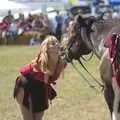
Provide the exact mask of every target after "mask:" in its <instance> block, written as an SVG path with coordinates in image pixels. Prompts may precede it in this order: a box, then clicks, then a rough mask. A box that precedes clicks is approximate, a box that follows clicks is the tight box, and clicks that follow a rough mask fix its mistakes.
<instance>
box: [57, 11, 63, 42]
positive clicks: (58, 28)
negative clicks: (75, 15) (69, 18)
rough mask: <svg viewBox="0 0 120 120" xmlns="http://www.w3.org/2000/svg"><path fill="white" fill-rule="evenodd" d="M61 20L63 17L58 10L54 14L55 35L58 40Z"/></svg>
mask: <svg viewBox="0 0 120 120" xmlns="http://www.w3.org/2000/svg"><path fill="white" fill-rule="evenodd" d="M63 20H64V19H63V17H62V15H60V12H59V11H57V15H56V22H57V27H56V37H57V39H58V40H60V39H61V34H62V25H63Z"/></svg>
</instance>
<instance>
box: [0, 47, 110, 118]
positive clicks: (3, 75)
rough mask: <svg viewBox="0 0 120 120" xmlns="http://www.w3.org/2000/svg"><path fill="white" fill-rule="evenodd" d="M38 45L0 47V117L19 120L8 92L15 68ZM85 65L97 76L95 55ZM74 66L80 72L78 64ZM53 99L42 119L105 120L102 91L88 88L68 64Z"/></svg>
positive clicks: (29, 57)
mask: <svg viewBox="0 0 120 120" xmlns="http://www.w3.org/2000/svg"><path fill="white" fill-rule="evenodd" d="M38 49H39V46H8V47H6V46H0V120H22V117H21V113H20V110H19V106H18V104H17V103H16V101H15V100H14V99H13V96H12V92H13V87H14V82H15V78H16V76H17V75H18V70H19V67H20V66H22V65H24V64H26V63H27V62H29V61H30V60H31V59H32V57H33V56H34V55H35V53H36V52H37V51H38ZM86 64H87V68H88V69H89V71H91V73H92V74H93V75H94V76H95V77H96V78H97V79H99V74H98V65H99V61H98V60H97V58H95V57H94V58H93V59H92V60H91V61H89V62H88V63H86ZM76 66H77V67H78V68H79V70H81V71H82V72H83V73H84V75H85V76H86V77H87V78H88V80H90V81H91V83H92V79H91V78H90V77H89V76H87V74H86V72H85V71H83V70H82V69H81V67H80V66H79V64H77V63H76ZM56 89H57V93H58V96H57V98H56V99H55V100H54V101H53V102H52V105H50V108H49V109H48V110H47V111H46V113H45V116H44V120H107V119H109V112H108V109H107V105H106V104H105V101H104V98H103V93H101V92H96V91H94V90H93V89H91V88H90V87H89V86H88V84H87V83H86V82H85V81H84V79H83V78H82V77H81V76H80V75H79V74H78V73H77V72H76V71H75V69H74V68H73V67H72V66H71V65H70V64H68V66H67V68H66V69H65V71H64V74H62V75H61V76H60V78H59V80H58V82H57V86H56Z"/></svg>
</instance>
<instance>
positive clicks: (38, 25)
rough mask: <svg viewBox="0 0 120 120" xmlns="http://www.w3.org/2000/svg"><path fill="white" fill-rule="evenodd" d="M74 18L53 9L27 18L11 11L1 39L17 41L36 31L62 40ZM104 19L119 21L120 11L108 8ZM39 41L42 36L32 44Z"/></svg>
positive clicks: (0, 30) (0, 29) (4, 21)
mask: <svg viewBox="0 0 120 120" xmlns="http://www.w3.org/2000/svg"><path fill="white" fill-rule="evenodd" d="M78 14H81V15H82V11H79V13H78ZM73 17H74V16H72V14H71V13H70V12H69V11H67V12H66V13H65V14H62V13H61V11H58V10H54V9H52V10H51V11H48V13H47V14H45V13H42V12H39V13H37V14H31V13H29V14H28V16H27V17H25V16H24V14H23V13H19V17H18V18H15V17H14V15H13V14H12V12H11V10H9V11H8V14H7V15H6V16H5V17H3V19H2V21H1V22H0V39H4V37H6V36H7V37H9V38H10V37H12V39H16V37H17V36H19V35H22V34H23V33H25V32H30V31H36V32H39V33H41V34H42V36H45V35H47V34H53V35H55V36H56V37H57V39H58V40H60V39H61V34H62V33H65V32H67V31H68V30H69V29H70V26H71V25H72V18H73ZM103 17H104V19H114V18H115V19H116V18H118V19H119V18H120V11H114V10H113V9H112V8H108V10H107V12H106V13H105V14H104V16H103ZM39 39H40V36H37V35H35V36H33V37H32V38H31V40H30V44H34V43H35V41H38V40H39Z"/></svg>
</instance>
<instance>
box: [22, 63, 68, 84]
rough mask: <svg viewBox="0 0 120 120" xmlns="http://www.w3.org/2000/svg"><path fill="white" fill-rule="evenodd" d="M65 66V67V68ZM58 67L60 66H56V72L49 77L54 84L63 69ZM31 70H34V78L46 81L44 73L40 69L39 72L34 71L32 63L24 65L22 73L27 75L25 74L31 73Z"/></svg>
mask: <svg viewBox="0 0 120 120" xmlns="http://www.w3.org/2000/svg"><path fill="white" fill-rule="evenodd" d="M65 66H66V65H65ZM65 66H64V67H63V68H65ZM60 67H61V68H62V66H60ZM57 68H59V67H58V66H57V67H56V70H55V72H54V74H53V75H52V76H50V79H49V82H51V83H53V84H54V81H56V80H57V79H58V77H59V75H60V73H61V71H62V69H61V68H59V70H58V69H57ZM30 72H34V76H33V79H34V80H41V81H44V73H43V72H41V71H40V70H39V72H35V71H33V66H32V64H27V65H24V66H23V67H21V68H20V73H21V74H22V75H25V74H27V73H30Z"/></svg>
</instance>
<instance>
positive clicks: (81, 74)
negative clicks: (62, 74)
mask: <svg viewBox="0 0 120 120" xmlns="http://www.w3.org/2000/svg"><path fill="white" fill-rule="evenodd" d="M71 65H72V67H73V68H74V69H75V70H76V71H77V73H78V74H79V75H80V76H82V78H83V79H84V80H85V82H86V83H87V84H88V85H89V87H90V88H92V89H94V90H95V91H96V92H99V90H98V89H97V88H96V87H95V85H92V84H91V83H90V82H89V80H88V79H87V78H86V77H85V76H84V74H83V73H82V72H80V71H79V70H78V68H77V67H76V66H75V65H74V63H73V62H71ZM101 91H103V87H102V90H101Z"/></svg>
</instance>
